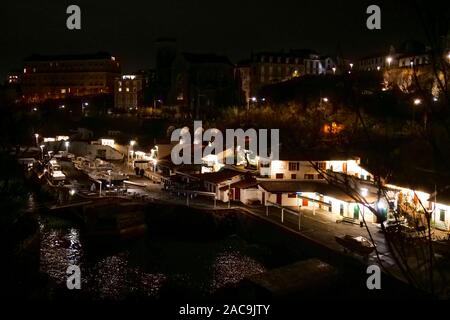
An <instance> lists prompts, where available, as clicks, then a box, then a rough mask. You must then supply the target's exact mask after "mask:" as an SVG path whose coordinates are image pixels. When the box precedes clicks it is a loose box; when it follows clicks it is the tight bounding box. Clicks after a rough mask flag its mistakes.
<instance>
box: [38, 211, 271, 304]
mask: <svg viewBox="0 0 450 320" xmlns="http://www.w3.org/2000/svg"><path fill="white" fill-rule="evenodd" d="M40 224H41V265H40V268H41V271H42V272H43V273H46V274H47V275H49V276H50V277H51V278H52V279H53V280H54V281H55V282H56V283H57V284H58V285H60V286H65V282H66V273H65V272H66V269H67V267H68V266H69V265H71V264H75V265H78V266H79V267H80V269H81V277H82V292H83V293H85V294H87V295H88V296H89V297H91V298H94V299H126V298H129V297H134V296H137V297H144V298H145V297H148V298H151V299H153V298H158V297H160V295H161V293H164V294H165V295H171V294H172V291H173V292H176V293H179V292H194V293H195V294H197V295H200V296H207V295H209V294H211V293H214V292H215V291H216V290H218V289H221V288H223V287H225V286H229V285H232V284H236V283H238V282H239V281H240V280H242V279H243V278H244V277H246V276H249V275H252V274H257V273H261V272H264V271H266V270H267V267H266V261H267V260H268V259H269V256H270V254H271V252H270V250H268V249H267V248H263V247H260V246H257V245H255V244H250V243H248V242H246V241H245V240H243V239H242V238H240V237H238V236H235V235H230V236H228V237H224V238H223V239H219V240H213V241H196V240H192V239H183V238H182V239H172V238H170V237H168V238H161V237H158V236H154V235H153V236H147V237H145V238H144V239H141V240H139V241H134V242H131V243H126V244H123V243H111V245H109V246H107V247H104V246H103V247H95V246H94V247H95V248H94V249H92V245H91V244H90V243H89V246H87V244H88V243H87V240H86V239H84V238H83V237H82V235H81V234H80V230H79V228H77V227H76V226H73V225H70V223H68V222H67V221H62V220H56V221H55V220H54V219H53V218H51V219H50V218H45V219H41V221H40Z"/></svg>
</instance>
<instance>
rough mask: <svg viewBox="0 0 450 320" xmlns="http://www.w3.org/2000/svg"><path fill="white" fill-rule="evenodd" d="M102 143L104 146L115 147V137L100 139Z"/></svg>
mask: <svg viewBox="0 0 450 320" xmlns="http://www.w3.org/2000/svg"><path fill="white" fill-rule="evenodd" d="M100 143H101V144H102V146H110V147H113V146H114V144H115V141H114V139H100Z"/></svg>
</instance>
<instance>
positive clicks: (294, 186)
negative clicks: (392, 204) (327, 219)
mask: <svg viewBox="0 0 450 320" xmlns="http://www.w3.org/2000/svg"><path fill="white" fill-rule="evenodd" d="M258 188H259V190H260V191H261V203H262V204H263V205H271V204H277V205H280V206H283V207H294V208H299V209H300V208H302V209H309V210H313V211H316V210H320V211H321V212H324V213H327V212H328V213H330V214H334V215H336V216H341V217H349V218H352V219H355V220H357V221H358V220H359V221H362V220H363V217H364V218H365V220H366V221H368V222H376V220H377V219H376V216H375V215H374V214H373V213H372V211H370V210H369V209H368V208H366V207H365V206H364V205H363V204H360V203H357V202H355V200H354V199H353V198H352V197H350V196H349V195H347V194H346V193H345V192H343V191H342V190H341V189H340V188H337V187H336V186H333V185H331V184H328V183H326V182H322V181H274V180H271V181H268V180H266V181H258ZM365 198H366V201H368V202H369V204H370V205H371V206H372V207H373V208H375V207H376V206H377V203H376V200H377V199H376V197H375V196H374V195H368V196H366V197H365Z"/></svg>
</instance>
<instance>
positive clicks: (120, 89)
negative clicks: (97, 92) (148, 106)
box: [114, 74, 144, 111]
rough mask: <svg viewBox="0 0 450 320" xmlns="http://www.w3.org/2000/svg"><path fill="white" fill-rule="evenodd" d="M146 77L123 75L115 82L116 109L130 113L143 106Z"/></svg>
mask: <svg viewBox="0 0 450 320" xmlns="http://www.w3.org/2000/svg"><path fill="white" fill-rule="evenodd" d="M143 85H144V77H143V76H142V75H140V74H132V75H122V76H121V77H117V78H116V80H115V82H114V107H115V108H116V109H120V110H124V111H130V110H133V109H137V108H139V107H140V106H142V99H143V92H142V90H143Z"/></svg>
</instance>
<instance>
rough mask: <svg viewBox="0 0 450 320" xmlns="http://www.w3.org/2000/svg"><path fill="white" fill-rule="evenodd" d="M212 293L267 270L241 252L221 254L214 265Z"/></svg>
mask: <svg viewBox="0 0 450 320" xmlns="http://www.w3.org/2000/svg"><path fill="white" fill-rule="evenodd" d="M212 269H213V278H212V283H211V287H212V291H215V290H217V289H220V288H223V287H224V286H225V285H228V284H235V283H238V282H239V281H241V280H242V279H243V278H245V277H246V276H250V275H253V274H257V273H262V272H264V271H266V268H265V267H264V266H263V265H262V264H261V263H259V262H257V261H255V260H254V259H252V258H250V257H248V256H245V255H243V254H241V253H240V252H239V251H230V252H223V253H220V254H219V255H218V256H217V257H216V259H215V261H214V264H213V265H212Z"/></svg>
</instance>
